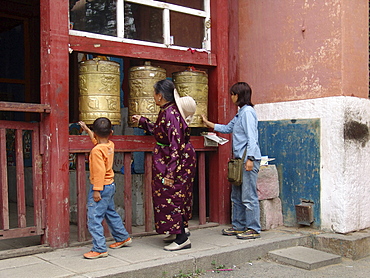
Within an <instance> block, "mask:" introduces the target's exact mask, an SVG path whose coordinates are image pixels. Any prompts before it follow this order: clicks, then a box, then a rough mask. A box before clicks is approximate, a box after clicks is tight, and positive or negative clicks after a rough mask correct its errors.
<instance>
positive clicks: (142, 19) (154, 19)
mask: <svg viewBox="0 0 370 278" xmlns="http://www.w3.org/2000/svg"><path fill="white" fill-rule="evenodd" d="M162 15H163V10H162V9H157V8H152V7H148V6H144V5H137V4H132V3H126V4H125V38H127V39H135V40H141V41H148V42H156V43H163V31H162V29H163V18H162Z"/></svg>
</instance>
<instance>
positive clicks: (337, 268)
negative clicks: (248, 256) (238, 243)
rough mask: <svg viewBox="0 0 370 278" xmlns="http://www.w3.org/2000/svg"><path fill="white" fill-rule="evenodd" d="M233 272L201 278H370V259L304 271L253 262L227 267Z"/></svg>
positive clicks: (347, 261) (346, 261) (279, 265)
mask: <svg viewBox="0 0 370 278" xmlns="http://www.w3.org/2000/svg"><path fill="white" fill-rule="evenodd" d="M225 269H232V270H231V271H219V272H217V271H209V270H208V271H206V272H205V274H203V275H201V276H199V277H200V278H252V277H253V278H257V277H258V278H277V277H279V278H290V277H292V278H293V277H294V278H324V277H335V278H355V277H359V278H365V277H366V278H367V277H370V257H366V258H363V259H360V260H356V261H352V260H349V259H345V258H342V263H340V264H335V265H331V266H326V267H322V268H319V269H315V270H304V269H300V268H297V267H294V266H288V265H281V264H278V263H275V262H272V261H269V260H266V259H260V260H253V261H250V262H246V263H243V264H240V265H237V266H231V267H230V268H229V267H225Z"/></svg>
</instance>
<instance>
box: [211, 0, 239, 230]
mask: <svg viewBox="0 0 370 278" xmlns="http://www.w3.org/2000/svg"><path fill="white" fill-rule="evenodd" d="M237 6H238V1H237V0H229V1H224V0H215V1H211V13H212V27H211V28H212V29H211V30H212V52H213V53H215V54H216V56H217V67H215V68H214V69H212V70H210V72H209V84H211V85H210V88H209V99H210V100H211V102H212V105H209V107H208V108H209V113H208V114H209V120H210V121H212V122H215V123H221V124H226V123H228V122H229V121H230V120H231V119H232V117H233V116H234V115H235V113H236V108H235V106H234V105H233V104H232V102H231V100H230V96H229V87H230V85H231V84H232V83H234V82H235V81H236V80H237V78H238V76H237V75H238V74H237V72H238V69H237V63H236V61H237V60H238V56H237V49H238V41H237V33H238V27H237V20H238V19H237V16H235V13H237ZM235 22H236V23H235ZM222 136H223V137H226V138H228V139H231V136H230V135H222ZM230 156H231V141H230V143H228V144H225V145H223V146H219V147H218V152H217V153H215V154H210V159H209V171H210V175H209V186H210V190H209V192H210V196H209V203H210V215H209V216H210V221H212V222H218V223H220V224H225V223H230V211H231V204H230V184H229V183H228V181H227V179H226V176H227V161H228V160H229V158H230Z"/></svg>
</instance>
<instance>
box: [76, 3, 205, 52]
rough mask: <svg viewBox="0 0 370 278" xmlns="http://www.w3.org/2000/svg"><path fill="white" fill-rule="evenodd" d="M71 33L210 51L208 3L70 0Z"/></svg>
mask: <svg viewBox="0 0 370 278" xmlns="http://www.w3.org/2000/svg"><path fill="white" fill-rule="evenodd" d="M70 29H71V30H70V34H71V35H76V36H86V37H92V38H99V39H106V40H113V41H122V42H130V43H135V44H145V45H152V46H158V47H168V48H177V49H182V48H186V49H187V48H189V47H191V48H196V49H206V50H210V45H211V43H210V0H186V1H184V0H169V1H154V0H70Z"/></svg>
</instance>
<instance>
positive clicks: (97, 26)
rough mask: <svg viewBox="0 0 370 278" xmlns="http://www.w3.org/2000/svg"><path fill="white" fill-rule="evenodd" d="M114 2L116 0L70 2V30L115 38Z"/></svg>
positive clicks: (79, 0)
mask: <svg viewBox="0 0 370 278" xmlns="http://www.w3.org/2000/svg"><path fill="white" fill-rule="evenodd" d="M116 2H117V1H116V0H94V1H91V0H90V1H88V0H78V1H76V0H70V22H71V26H70V28H71V29H74V30H80V31H86V32H91V33H96V34H103V35H109V36H116V35H117V15H116Z"/></svg>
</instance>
